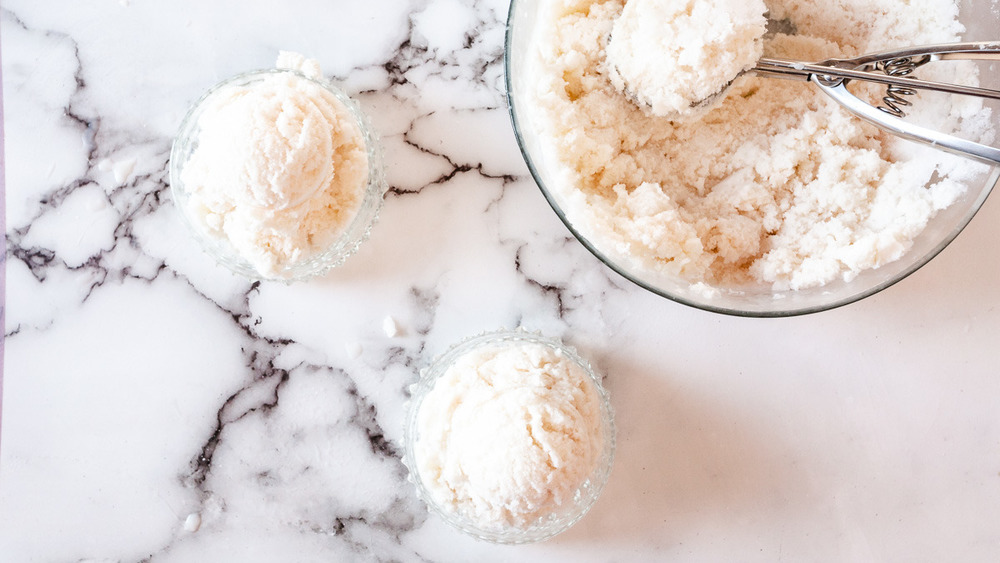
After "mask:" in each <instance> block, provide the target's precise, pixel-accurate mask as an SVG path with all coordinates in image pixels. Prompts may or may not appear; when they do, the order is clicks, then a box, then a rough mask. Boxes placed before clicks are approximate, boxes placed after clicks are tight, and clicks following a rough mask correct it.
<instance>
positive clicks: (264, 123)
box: [181, 53, 368, 278]
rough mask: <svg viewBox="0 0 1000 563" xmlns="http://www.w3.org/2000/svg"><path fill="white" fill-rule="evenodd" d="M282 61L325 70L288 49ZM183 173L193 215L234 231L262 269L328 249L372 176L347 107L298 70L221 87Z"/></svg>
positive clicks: (235, 241)
mask: <svg viewBox="0 0 1000 563" xmlns="http://www.w3.org/2000/svg"><path fill="white" fill-rule="evenodd" d="M277 66H278V68H287V69H293V70H298V71H299V72H301V73H303V74H305V75H306V76H309V77H311V78H317V79H318V78H320V76H321V75H320V70H319V65H318V64H317V63H316V62H315V61H312V60H307V59H305V58H304V57H302V56H301V55H298V54H294V53H282V54H281V55H280V56H279V58H278V64H277ZM208 103H209V104H210V105H209V106H208V107H207V108H206V109H205V111H204V113H203V114H202V115H201V117H200V119H199V120H198V127H199V130H200V131H199V134H198V144H197V148H196V149H195V151H194V152H193V154H192V155H191V158H190V160H189V161H188V162H187V163H186V165H185V166H184V169H183V171H182V172H181V179H182V181H183V182H184V185H185V187H186V188H187V190H188V193H189V194H190V201H189V208H188V210H189V215H190V216H193V217H194V218H195V220H196V222H197V223H198V224H199V225H200V226H201V227H202V228H203V229H204V230H205V231H207V232H208V233H209V234H211V235H213V236H219V237H223V238H225V239H228V241H229V242H230V243H231V244H232V246H233V247H234V248H235V249H236V251H237V252H238V253H239V254H240V255H241V256H242V257H243V258H245V259H246V260H247V261H248V262H249V263H250V264H251V265H252V266H253V267H254V268H255V269H256V270H257V272H258V273H260V274H261V275H262V276H265V277H272V278H281V277H285V274H286V270H287V269H288V268H289V267H291V266H293V265H295V264H296V263H298V262H300V261H302V260H306V259H309V258H310V257H312V256H314V255H316V254H317V253H320V252H322V251H323V250H326V249H327V248H329V246H330V245H331V244H332V243H333V241H334V240H335V239H336V238H337V237H338V236H339V235H340V233H341V232H342V231H343V229H344V228H345V227H346V226H347V225H348V224H349V222H350V220H351V219H352V218H353V217H354V215H355V214H356V211H357V209H358V206H359V205H360V203H361V200H362V197H363V193H364V190H365V185H366V183H367V177H368V156H367V152H366V147H365V144H364V138H363V136H362V133H361V130H360V129H359V127H358V125H357V121H356V119H355V117H354V116H353V115H352V114H351V113H350V111H349V110H348V108H347V107H346V106H345V105H344V104H343V103H342V102H341V101H340V100H338V99H337V98H336V97H335V96H334V95H333V94H331V93H330V92H329V91H328V90H326V89H325V88H323V87H322V86H320V85H319V84H317V83H315V82H312V81H310V80H307V79H305V78H302V77H301V76H298V75H295V74H292V73H280V74H273V75H268V76H267V77H265V78H263V79H261V80H258V81H255V82H253V83H251V84H248V85H245V86H229V87H226V88H224V89H223V90H220V91H218V92H216V93H215V94H214V95H213V96H212V97H211V98H210V100H209V102H208Z"/></svg>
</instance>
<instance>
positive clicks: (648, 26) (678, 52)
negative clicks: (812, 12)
mask: <svg viewBox="0 0 1000 563" xmlns="http://www.w3.org/2000/svg"><path fill="white" fill-rule="evenodd" d="M766 11H767V7H766V6H764V2H763V1H762V0H699V1H697V2H693V1H691V0H629V1H628V2H627V3H626V4H625V7H624V9H622V12H621V15H620V16H618V18H617V19H616V20H615V22H614V25H613V26H612V27H611V38H610V40H609V41H608V47H607V65H608V76H609V78H610V79H611V83H612V84H613V85H614V87H615V88H617V89H618V90H619V91H620V92H623V93H625V94H626V95H630V96H633V97H634V98H635V100H636V101H637V102H638V103H639V104H642V105H645V106H648V107H649V108H650V111H651V112H652V113H653V114H654V115H659V116H665V117H672V118H682V117H688V116H695V115H700V114H702V113H704V111H706V110H707V106H708V105H709V103H710V102H711V101H713V100H714V99H716V98H718V97H719V95H720V94H721V93H722V91H723V89H724V88H725V87H726V86H728V85H729V84H730V83H731V82H732V81H733V80H734V79H736V77H737V76H738V75H739V74H740V73H741V72H743V71H745V70H748V69H750V68H753V66H754V65H755V64H756V63H757V60H758V59H760V57H761V54H762V53H763V52H764V42H763V37H764V32H765V31H766V30H767V20H766V19H765V18H764V12H766Z"/></svg>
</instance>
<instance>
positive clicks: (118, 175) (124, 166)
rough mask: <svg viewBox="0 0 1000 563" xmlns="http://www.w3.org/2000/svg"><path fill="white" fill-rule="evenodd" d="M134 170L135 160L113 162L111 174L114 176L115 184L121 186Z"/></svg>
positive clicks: (127, 159)
mask: <svg viewBox="0 0 1000 563" xmlns="http://www.w3.org/2000/svg"><path fill="white" fill-rule="evenodd" d="M134 170H135V159H134V158H126V159H125V160H119V161H118V162H115V163H114V165H113V166H112V168H111V171H112V173H113V174H114V175H115V184H116V185H118V186H121V185H123V184H125V182H126V181H127V180H128V179H129V177H131V176H132V172H133V171H134Z"/></svg>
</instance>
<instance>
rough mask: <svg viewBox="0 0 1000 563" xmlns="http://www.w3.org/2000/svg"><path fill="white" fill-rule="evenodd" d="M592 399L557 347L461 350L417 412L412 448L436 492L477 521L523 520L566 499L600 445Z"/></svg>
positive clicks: (591, 390) (596, 401)
mask: <svg viewBox="0 0 1000 563" xmlns="http://www.w3.org/2000/svg"><path fill="white" fill-rule="evenodd" d="M602 428H603V426H602V421H601V399H600V396H599V394H598V392H597V390H596V389H595V387H594V385H593V383H592V382H591V380H590V378H589V377H588V376H587V374H586V373H585V372H584V371H583V370H582V369H581V368H580V366H578V365H577V364H576V363H574V362H572V361H571V360H569V359H568V358H566V357H565V356H563V355H562V354H560V353H559V352H558V351H556V350H553V349H552V348H550V347H547V346H543V345H540V344H534V343H517V344H509V345H501V346H496V347H490V348H486V349H480V350H476V351H473V352H469V353H467V354H465V355H464V356H462V357H460V358H459V359H458V360H457V361H456V362H455V363H454V364H453V365H452V366H451V368H449V369H448V370H447V371H446V372H445V373H444V374H443V375H442V376H441V377H440V378H439V379H438V380H437V381H436V383H435V384H434V387H433V389H432V390H431V391H430V392H429V393H428V394H427V396H426V397H425V398H424V400H423V402H422V403H421V406H420V410H419V412H418V413H417V436H418V438H417V441H416V443H415V445H414V456H415V461H416V464H417V466H418V471H419V473H420V475H421V478H422V480H423V482H424V484H425V485H426V487H427V490H428V491H429V492H430V494H431V496H432V498H433V499H434V500H435V502H436V503H437V504H438V505H439V506H441V507H442V508H443V509H444V510H446V511H450V512H453V513H458V514H461V515H463V516H464V517H466V518H467V519H469V520H471V521H473V522H475V523H477V524H478V525H479V526H481V527H483V528H486V529H505V528H507V527H516V528H524V527H526V526H528V525H530V524H531V523H532V522H535V521H537V520H538V519H539V518H543V517H545V516H546V515H547V514H550V513H552V512H553V511H555V510H558V509H559V507H561V506H563V505H564V504H566V503H571V502H573V497H574V494H575V493H576V491H577V490H578V489H579V487H580V486H581V485H582V484H583V483H584V482H585V481H586V479H587V478H588V477H589V476H590V475H591V473H592V472H593V470H594V469H595V467H596V466H597V464H598V463H599V461H600V458H601V452H602V450H603V442H604V436H603V430H602Z"/></svg>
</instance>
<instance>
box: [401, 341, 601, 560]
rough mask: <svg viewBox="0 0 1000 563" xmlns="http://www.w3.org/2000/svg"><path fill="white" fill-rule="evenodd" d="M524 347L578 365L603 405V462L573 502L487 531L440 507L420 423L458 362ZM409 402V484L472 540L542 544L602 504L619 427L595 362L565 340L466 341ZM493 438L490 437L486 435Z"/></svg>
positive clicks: (431, 371) (424, 377) (439, 362)
mask: <svg viewBox="0 0 1000 563" xmlns="http://www.w3.org/2000/svg"><path fill="white" fill-rule="evenodd" d="M525 345H541V346H544V347H546V348H549V349H552V350H555V351H556V352H558V353H559V354H560V355H561V356H562V357H563V358H565V359H567V360H568V361H570V362H572V363H574V364H576V365H577V366H578V367H579V368H580V369H581V370H582V371H583V373H584V374H586V377H587V378H588V379H589V380H590V382H591V384H592V385H593V386H594V389H595V391H596V392H597V395H598V396H599V401H600V404H601V428H602V434H603V438H604V440H603V442H602V446H603V447H602V450H601V454H600V458H599V459H598V460H597V463H596V465H595V466H594V468H593V470H592V471H591V473H590V475H589V476H588V477H587V479H586V480H584V482H583V483H581V484H580V486H579V487H578V488H577V489H576V491H575V494H574V495H573V497H572V498H571V499H568V500H567V501H565V502H563V503H562V504H560V505H558V506H557V507H556V508H554V509H553V511H552V512H549V513H547V514H545V515H542V516H539V517H538V518H537V519H536V520H534V521H532V522H531V523H530V524H528V525H525V526H521V527H518V526H501V527H497V526H493V527H488V526H484V525H482V524H479V523H477V522H476V521H475V520H474V519H472V518H469V517H468V516H467V515H464V514H462V513H461V512H460V511H458V510H456V509H455V508H454V507H447V506H443V505H441V504H439V503H438V502H437V501H435V499H434V495H432V494H431V492H430V489H429V488H428V486H427V484H426V483H425V480H426V479H428V478H430V476H428V475H423V474H422V473H421V471H420V464H419V463H418V454H417V448H416V444H417V442H418V440H419V439H420V424H418V418H419V414H420V409H421V408H422V407H423V405H424V399H425V398H426V397H427V395H428V393H430V392H431V391H432V390H433V389H434V387H435V384H436V383H437V382H438V380H439V379H440V378H441V377H442V376H443V375H445V373H447V372H448V369H449V368H451V367H452V366H453V365H454V364H455V362H456V361H458V360H459V359H460V358H462V357H464V356H467V355H468V354H471V353H474V352H477V351H481V350H486V349H495V348H502V349H507V348H516V347H519V346H525ZM410 393H411V396H410V401H409V403H408V404H407V412H406V418H405V422H404V428H403V434H404V438H403V440H404V453H403V463H404V464H405V465H406V467H407V468H408V469H409V471H410V480H411V481H412V482H413V484H414V485H415V486H416V489H417V495H418V496H419V497H420V499H421V500H423V501H424V503H425V504H426V505H427V507H428V509H429V510H430V511H431V512H433V513H435V514H437V515H438V516H439V517H441V518H442V519H443V520H444V521H445V522H447V523H448V524H449V525H451V526H452V527H454V528H456V529H458V530H460V531H462V532H465V533H466V534H469V535H470V536H472V537H475V538H479V539H482V540H486V541H489V542H493V543H500V544H523V543H532V542H539V541H543V540H546V539H548V538H551V537H552V536H554V535H556V534H558V533H560V532H563V531H565V530H567V529H569V528H570V527H572V526H573V525H574V524H576V523H577V522H578V521H579V520H580V519H581V518H583V516H584V515H585V514H586V513H587V512H588V511H589V510H590V508H591V507H592V506H593V505H594V503H595V502H597V499H598V497H600V495H601V492H602V491H603V490H604V485H605V484H606V483H607V481H608V477H609V476H610V474H611V466H612V463H613V460H614V452H615V425H614V415H613V412H612V409H611V402H610V399H609V397H608V393H607V391H606V390H605V389H604V386H603V385H602V384H601V378H600V377H599V376H598V375H597V373H595V372H594V369H593V368H592V367H591V365H590V362H588V361H587V360H585V359H584V358H582V357H581V356H580V355H579V354H577V353H576V351H575V350H574V349H573V348H570V347H568V346H566V345H565V344H563V343H562V342H561V341H559V340H557V339H554V338H548V337H544V336H541V335H539V334H535V333H530V332H526V331H523V330H499V331H496V332H489V333H485V334H481V335H479V336H475V337H472V338H469V339H466V340H463V341H461V342H459V343H458V344H456V345H455V346H453V347H451V348H450V349H449V350H448V351H447V352H445V353H444V354H442V355H441V356H440V357H438V358H437V359H436V360H434V362H433V363H432V364H431V365H430V367H428V368H427V369H426V370H424V371H423V372H422V373H421V375H420V380H419V381H418V382H417V383H415V384H414V385H413V386H412V387H411V388H410ZM483 439H484V440H489V439H490V437H489V436H483Z"/></svg>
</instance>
